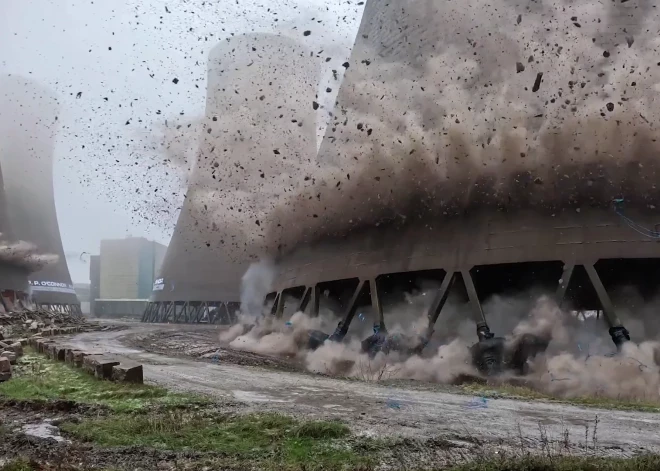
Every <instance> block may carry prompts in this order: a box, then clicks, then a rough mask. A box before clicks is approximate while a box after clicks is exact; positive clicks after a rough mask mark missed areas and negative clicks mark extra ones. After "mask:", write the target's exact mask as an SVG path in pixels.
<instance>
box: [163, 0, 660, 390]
mask: <svg viewBox="0 0 660 471" xmlns="http://www.w3.org/2000/svg"><path fill="white" fill-rule="evenodd" d="M659 10H660V9H659V8H658V7H657V6H656V5H654V4H653V3H652V2H598V1H585V2H579V3H576V2H572V1H568V0H564V1H561V0H560V1H557V0H552V1H551V0H539V1H536V2H527V1H516V0H495V1H492V2H489V3H487V4H484V3H483V2H481V1H478V0H467V1H466V2H436V1H432V0H416V1H413V0H404V1H399V2H374V1H373V0H372V1H370V2H367V5H366V8H365V13H364V17H363V20H362V24H361V26H360V30H359V32H358V35H357V39H356V43H355V46H354V49H353V52H352V54H351V57H350V59H349V60H348V61H346V62H345V63H343V64H342V65H341V68H342V72H345V73H344V78H343V81H342V82H341V87H340V88H339V95H338V97H337V101H336V103H334V106H329V105H327V104H324V102H323V100H322V99H321V98H320V97H321V96H322V94H323V90H322V89H321V88H320V87H319V83H318V76H319V74H318V72H317V67H319V60H318V59H319V57H318V56H319V54H318V53H317V54H316V55H315V54H314V52H313V51H307V50H306V48H305V43H304V41H305V40H304V37H303V36H302V35H301V37H300V38H298V39H297V40H291V39H290V38H289V39H287V40H282V41H280V42H272V41H269V38H262V37H257V36H249V37H248V36H246V37H244V38H242V39H241V38H232V39H229V40H227V41H226V43H223V44H222V45H221V46H219V49H218V51H217V52H218V54H219V56H218V57H222V58H224V61H223V62H221V67H220V68H221V70H219V71H216V72H217V73H216V75H217V76H218V77H222V79H221V80H220V81H216V82H212V81H211V80H209V90H208V100H207V111H206V116H205V117H204V118H203V119H202V120H201V121H200V122H195V123H194V125H193V126H192V127H193V128H194V129H195V131H194V133H195V134H196V135H197V138H196V139H195V145H198V146H199V149H200V150H199V152H198V153H196V155H195V161H194V165H191V164H190V162H188V161H186V162H185V164H184V166H185V167H186V169H188V168H192V170H191V173H190V176H189V178H188V179H187V180H186V181H187V182H188V183H189V184H190V187H189V188H190V189H189V193H188V196H187V198H188V201H187V202H186V203H185V204H184V211H186V209H185V208H186V205H188V207H189V208H191V209H190V210H189V212H190V214H194V218H193V219H194V223H192V222H191V223H190V224H194V225H195V226H199V227H203V228H205V231H206V232H205V233H208V234H209V235H208V240H204V241H199V245H209V246H211V247H214V248H217V250H220V251H221V252H222V257H224V258H223V259H231V260H232V261H233V262H234V263H238V264H245V265H247V264H248V263H249V261H252V260H255V259H259V258H264V259H274V260H277V258H278V257H279V256H283V255H286V253H287V252H288V251H290V250H293V249H295V248H297V247H300V246H301V245H305V244H309V243H313V242H316V241H318V240H322V239H324V238H329V237H344V236H346V235H348V234H349V233H350V232H351V231H355V230H359V229H363V228H371V227H375V226H378V227H383V228H386V226H387V225H391V224H408V223H410V222H411V221H414V220H424V219H433V220H442V218H445V217H453V216H456V215H459V214H462V213H464V212H466V211H467V212H469V211H478V210H487V211H499V210H507V211H515V210H516V209H533V210H535V211H538V212H540V213H544V212H547V213H548V214H549V213H552V212H554V211H557V210H558V209H564V208H569V209H580V208H589V207H597V208H604V207H609V206H610V205H611V204H612V200H613V199H614V198H624V199H625V201H626V204H628V205H631V206H634V207H636V208H637V209H639V210H641V211H650V212H652V211H654V210H655V209H656V206H657V204H658V196H659V195H658V188H657V184H656V181H657V170H658V156H659V152H660V149H659V147H658V133H659V131H658V129H657V123H658V120H659V118H660V111H659V110H660V108H659V107H658V106H656V105H657V103H656V101H657V93H658V91H660V62H659V57H660V56H658V52H659V49H660V40H659V39H658V38H659V37H660V35H658V24H660V21H659V20H660V12H659ZM232 42H234V43H235V46H234V45H233V44H232ZM237 51H238V52H240V54H239V53H237ZM212 60H213V59H212ZM213 67H215V66H213V65H212V66H210V68H209V70H210V71H211V69H212V68H213ZM338 75H339V74H338ZM209 76H210V77H211V74H210V75H209ZM283 78H284V79H283ZM337 82H338V83H337V84H336V86H337V87H339V85H340V84H339V80H338V81H337ZM319 121H325V122H327V123H328V126H327V129H326V132H325V136H324V137H323V140H322V142H321V143H320V144H319V143H317V142H316V141H315V129H317V125H318V122H319ZM186 126H187V125H186ZM175 134H176V133H175ZM184 147H185V146H184ZM317 149H318V152H317ZM175 153H177V154H178V155H182V152H179V151H177V152H175ZM217 221H222V224H217ZM267 265H268V264H266V263H265V262H264V264H259V265H255V267H257V268H253V267H251V268H250V269H248V272H247V273H246V275H245V278H244V283H243V290H244V292H243V295H244V299H243V305H244V309H243V317H244V319H243V322H242V323H241V324H240V325H237V326H234V327H233V328H232V329H231V330H230V331H228V332H225V333H224V334H223V338H222V341H223V342H226V343H227V344H228V345H230V346H232V347H233V348H242V349H246V350H251V351H255V352H259V353H268V354H277V355H286V356H293V357H295V358H298V359H300V361H302V362H304V364H305V365H306V367H307V368H308V369H310V370H312V371H320V372H330V373H335V374H345V375H349V376H360V375H363V376H365V375H366V376H373V374H372V373H373V372H374V371H375V372H378V373H377V375H381V376H383V375H389V376H393V377H399V378H414V379H420V380H430V381H439V382H451V381H453V378H455V377H456V376H457V375H459V374H476V372H475V371H473V369H472V366H471V365H470V361H469V358H468V352H467V346H469V345H470V344H471V343H473V342H474V340H475V335H474V326H473V325H470V324H469V323H466V322H467V321H464V319H466V318H467V317H468V316H467V315H465V307H464V306H462V305H460V304H459V303H457V302H454V301H452V300H451V299H450V302H449V303H448V305H447V306H446V307H445V309H444V311H443V318H442V319H443V320H442V322H443V324H442V325H443V326H445V328H444V329H443V330H444V332H443V333H440V332H437V333H436V337H437V338H434V339H433V341H432V342H431V345H429V347H428V348H427V352H426V353H425V355H422V356H415V357H411V358H397V357H396V356H395V355H394V354H392V355H379V356H377V357H376V358H375V359H373V360H368V359H367V358H366V357H365V356H364V355H362V354H360V353H359V349H358V341H359V340H360V339H362V338H364V335H368V334H369V333H370V329H371V324H370V322H371V320H369V321H368V322H367V321H364V322H363V321H356V322H358V325H363V327H364V328H363V329H361V332H359V333H356V334H355V335H351V336H349V337H350V338H348V339H346V341H345V342H344V343H342V344H331V343H326V344H325V345H324V346H322V347H321V348H319V349H318V350H316V351H314V352H309V351H306V350H305V348H304V344H305V339H306V335H307V334H306V330H307V329H320V330H324V331H325V332H331V331H332V329H333V328H334V327H335V326H336V322H337V320H338V319H337V318H336V316H334V315H333V314H332V313H331V312H329V310H326V311H323V312H322V313H321V316H319V317H318V318H313V319H310V318H308V317H306V316H305V315H304V314H302V313H292V315H291V317H290V324H289V325H287V324H284V323H283V321H275V320H273V319H272V318H268V317H265V318H263V317H261V312H260V308H259V307H255V305H260V304H259V303H260V300H258V301H254V300H253V301H249V300H246V299H245V298H249V297H250V296H248V295H247V294H246V291H250V290H251V292H252V293H256V292H261V294H265V292H266V291H267V290H263V289H262V288H263V287H265V286H268V285H269V281H268V280H269V278H270V279H272V276H274V275H272V274H271V275H269V274H268V273H269V272H270V271H271V270H272V268H269V267H268V266H267ZM259 272H263V273H262V274H261V275H259ZM253 277H254V278H256V279H257V281H254V283H256V284H257V285H256V288H254V289H252V288H249V287H250V286H253V285H252V281H251V279H252V278H253ZM417 298H422V300H426V299H428V298H429V296H428V295H426V296H424V295H423V293H411V294H410V303H411V304H410V305H408V306H403V307H400V309H399V311H397V310H396V309H395V310H394V311H393V312H395V313H396V312H400V313H406V314H405V315H403V314H400V315H398V316H396V315H395V317H396V318H400V319H401V320H400V321H399V322H398V324H399V328H400V329H401V330H402V331H404V332H409V333H410V332H414V331H418V330H419V328H420V327H419V326H420V325H423V324H424V319H423V313H424V309H422V308H421V307H419V308H418V307H415V306H418V304H419V303H421V304H422V305H423V302H421V301H420V300H418V299H417ZM255 299H256V298H255ZM246 303H248V304H249V307H247V306H248V304H246ZM411 306H413V307H411ZM654 306H655V303H653V302H651V303H645V304H644V305H643V306H642V307H639V309H636V310H635V312H631V313H629V314H630V316H627V314H626V315H622V318H623V321H624V325H630V326H631V327H630V329H631V331H632V332H633V336H634V338H635V339H637V340H641V339H644V340H641V343H638V344H637V343H628V344H626V345H625V346H624V348H623V351H622V352H621V354H620V355H618V356H612V357H610V356H606V355H605V354H606V353H608V352H610V351H611V350H612V348H613V347H612V344H611V340H610V339H609V336H608V335H607V332H606V329H605V327H604V322H603V320H602V319H598V320H596V319H593V318H588V319H585V320H576V319H575V317H574V316H572V315H571V314H570V313H568V312H565V311H562V310H561V309H560V308H559V307H558V306H556V305H554V304H553V302H552V301H551V300H550V298H547V297H543V296H537V295H536V293H533V294H532V293H525V294H523V295H521V296H519V297H513V298H503V297H493V298H491V299H490V300H488V301H487V302H486V303H485V306H484V310H485V311H486V312H487V313H488V315H489V319H488V320H489V323H490V324H491V329H492V330H493V331H494V332H497V333H499V334H501V335H508V336H510V337H511V338H515V337H516V336H519V335H521V334H523V333H525V332H541V333H543V334H545V335H550V336H551V337H552V341H551V343H550V346H549V348H548V350H547V352H546V353H545V354H544V355H541V356H539V357H537V358H536V359H535V360H534V361H533V362H532V364H531V365H530V374H529V375H528V377H527V378H528V380H529V381H530V382H533V383H534V384H535V385H536V386H537V387H538V388H540V389H542V390H544V391H548V392H551V393H554V394H559V395H563V396H575V395H580V394H586V393H592V394H603V395H607V396H611V397H629V398H632V397H634V398H645V399H658V398H659V397H658V396H660V391H659V384H660V383H659V382H658V371H659V370H660V368H659V363H660V361H659V360H658V354H657V347H656V344H655V343H654V341H656V340H658V334H657V328H656V327H655V326H654V324H653V322H651V321H650V320H649V319H650V316H648V314H651V313H652V312H653V311H654V310H655V309H654ZM367 314H368V313H367ZM364 317H365V318H366V319H370V318H369V316H368V315H365V316H364ZM358 319H359V318H358ZM255 322H256V323H257V325H256V327H254V328H252V330H249V332H248V329H249V327H248V326H249V325H251V324H253V323H255ZM360 322H362V324H360ZM396 324H397V322H394V323H393V322H392V321H388V325H392V326H394V325H396ZM393 328H394V327H393ZM358 330H359V329H358ZM634 331H641V332H645V333H646V335H645V336H636V337H635V333H634ZM439 337H442V338H439ZM365 364H366V365H367V366H364V365H365ZM383 365H384V366H383ZM365 368H366V369H365ZM383 368H385V371H384V370H383ZM365 371H366V373H365Z"/></svg>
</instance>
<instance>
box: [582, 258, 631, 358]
mask: <svg viewBox="0 0 660 471" xmlns="http://www.w3.org/2000/svg"><path fill="white" fill-rule="evenodd" d="M584 269H585V270H586V271H587V275H589V280H591V284H592V285H593V286H594V289H595V290H596V294H597V295H598V300H599V301H600V304H601V306H603V314H604V315H605V320H606V321H607V324H608V325H609V326H610V330H609V332H610V336H611V337H612V340H613V341H614V344H615V345H616V346H617V348H619V349H620V348H621V346H622V345H623V344H624V343H626V342H628V341H629V340H630V334H629V333H628V330H627V329H626V328H625V327H624V326H623V325H622V324H621V320H620V319H619V316H617V314H616V311H615V309H614V304H612V300H611V299H610V296H609V295H608V294H607V290H605V286H603V282H602V281H601V279H600V277H599V276H598V272H596V269H595V268H594V266H593V265H592V264H587V263H585V264H584Z"/></svg>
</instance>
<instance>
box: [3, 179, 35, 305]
mask: <svg viewBox="0 0 660 471" xmlns="http://www.w3.org/2000/svg"><path fill="white" fill-rule="evenodd" d="M24 248H25V247H24V244H20V243H18V242H17V241H16V240H15V238H14V237H13V231H12V230H11V227H10V224H9V219H8V218H7V204H6V197H5V191H4V184H3V180H2V172H1V171H0V311H2V312H5V311H10V310H13V309H15V307H16V306H15V304H16V303H17V302H19V303H24V302H28V299H27V298H28V294H29V292H30V286H29V284H28V273H30V271H31V269H33V268H34V267H32V266H31V265H30V260H29V256H28V257H26V253H25V251H24Z"/></svg>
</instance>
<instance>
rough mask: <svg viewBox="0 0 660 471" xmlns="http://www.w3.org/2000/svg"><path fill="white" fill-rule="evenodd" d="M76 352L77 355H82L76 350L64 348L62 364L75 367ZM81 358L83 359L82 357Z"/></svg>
mask: <svg viewBox="0 0 660 471" xmlns="http://www.w3.org/2000/svg"><path fill="white" fill-rule="evenodd" d="M78 352H79V353H82V352H81V351H80V350H78V349H77V348H73V347H66V348H65V349H64V362H65V363H66V364H67V365H72V366H73V365H75V354H76V353H78ZM83 358H84V357H83ZM80 363H81V364H82V358H81V359H80Z"/></svg>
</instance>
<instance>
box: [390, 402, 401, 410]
mask: <svg viewBox="0 0 660 471" xmlns="http://www.w3.org/2000/svg"><path fill="white" fill-rule="evenodd" d="M387 407H389V408H390V409H397V410H398V409H401V404H400V403H399V402H397V401H394V400H392V399H388V400H387Z"/></svg>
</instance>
